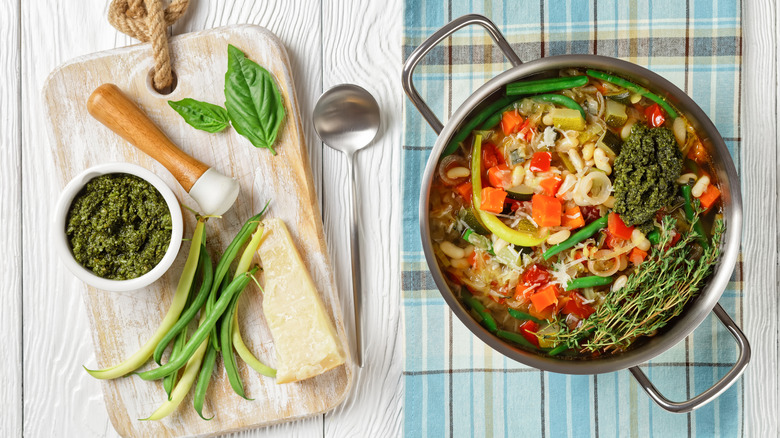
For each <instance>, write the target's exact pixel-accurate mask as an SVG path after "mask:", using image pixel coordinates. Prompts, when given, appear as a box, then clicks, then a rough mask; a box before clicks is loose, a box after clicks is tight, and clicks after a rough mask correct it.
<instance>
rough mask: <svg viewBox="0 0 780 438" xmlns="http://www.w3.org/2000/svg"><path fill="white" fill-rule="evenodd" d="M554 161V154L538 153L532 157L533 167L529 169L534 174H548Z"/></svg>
mask: <svg viewBox="0 0 780 438" xmlns="http://www.w3.org/2000/svg"><path fill="white" fill-rule="evenodd" d="M551 161H552V154H551V153H549V152H545V151H539V152H536V153H535V154H534V155H533V157H531V166H529V167H528V168H529V169H530V170H531V171H532V172H547V171H548V170H550V162H551Z"/></svg>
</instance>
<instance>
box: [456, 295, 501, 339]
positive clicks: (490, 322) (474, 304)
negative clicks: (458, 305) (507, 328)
mask: <svg viewBox="0 0 780 438" xmlns="http://www.w3.org/2000/svg"><path fill="white" fill-rule="evenodd" d="M467 294H468V295H467ZM463 302H464V303H466V305H467V306H469V307H470V308H471V309H472V310H474V311H475V312H477V315H479V316H480V318H482V324H483V325H484V326H485V328H487V329H488V331H489V332H491V333H495V332H496V330H498V324H496V320H495V319H493V315H491V314H490V311H489V310H488V309H486V308H485V306H484V305H482V303H480V302H479V300H477V299H476V298H474V297H472V296H471V295H470V294H469V292H466V293H465V294H463Z"/></svg>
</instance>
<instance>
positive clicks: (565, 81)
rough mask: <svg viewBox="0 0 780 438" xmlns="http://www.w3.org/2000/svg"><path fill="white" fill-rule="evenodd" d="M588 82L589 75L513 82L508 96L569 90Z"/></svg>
mask: <svg viewBox="0 0 780 438" xmlns="http://www.w3.org/2000/svg"><path fill="white" fill-rule="evenodd" d="M587 83H588V77H587V76H570V77H566V78H550V79H537V80H535V81H520V82H513V83H511V84H508V85H507V86H506V94H507V96H518V95H523V94H539V93H549V92H550V91H559V90H567V89H569V88H575V87H581V86H583V85H585V84H587Z"/></svg>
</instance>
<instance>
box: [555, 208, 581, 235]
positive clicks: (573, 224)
mask: <svg viewBox="0 0 780 438" xmlns="http://www.w3.org/2000/svg"><path fill="white" fill-rule="evenodd" d="M561 225H563V226H564V227H566V228H570V229H572V230H576V229H577V228H580V227H583V226H585V218H584V217H582V212H581V211H580V207H578V206H577V205H575V206H574V207H572V208H567V209H566V211H565V212H564V213H563V217H562V218H561Z"/></svg>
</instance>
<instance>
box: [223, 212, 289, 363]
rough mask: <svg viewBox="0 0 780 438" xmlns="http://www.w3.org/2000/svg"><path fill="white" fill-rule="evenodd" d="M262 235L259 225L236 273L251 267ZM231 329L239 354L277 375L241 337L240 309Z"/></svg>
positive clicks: (245, 360)
mask: <svg viewBox="0 0 780 438" xmlns="http://www.w3.org/2000/svg"><path fill="white" fill-rule="evenodd" d="M262 237H263V228H262V226H258V227H257V231H255V234H254V235H253V236H252V240H250V241H249V243H248V244H247V245H246V248H245V249H244V253H243V254H241V259H239V261H238V265H237V266H236V275H241V274H243V273H244V272H246V270H247V269H248V268H249V265H250V264H251V263H252V258H253V257H254V255H255V253H256V252H257V248H258V247H259V246H260V241H261V239H262ZM261 291H262V289H261ZM231 330H232V333H233V335H232V341H233V348H235V349H236V353H238V356H239V357H240V358H241V359H243V361H244V362H246V364H247V365H249V366H250V367H252V369H254V370H255V371H257V372H258V373H260V374H262V375H264V376H267V377H276V370H275V369H273V368H271V367H269V366H268V365H266V364H264V363H262V362H260V360H258V359H257V358H256V357H255V355H254V354H252V352H251V351H249V348H247V347H246V344H244V339H243V338H242V337H241V328H240V327H239V326H238V309H236V311H235V317H234V318H233V328H232V329H231ZM223 354H224V353H223Z"/></svg>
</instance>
